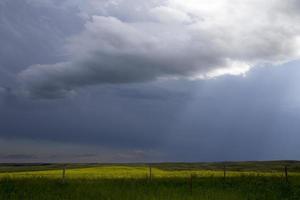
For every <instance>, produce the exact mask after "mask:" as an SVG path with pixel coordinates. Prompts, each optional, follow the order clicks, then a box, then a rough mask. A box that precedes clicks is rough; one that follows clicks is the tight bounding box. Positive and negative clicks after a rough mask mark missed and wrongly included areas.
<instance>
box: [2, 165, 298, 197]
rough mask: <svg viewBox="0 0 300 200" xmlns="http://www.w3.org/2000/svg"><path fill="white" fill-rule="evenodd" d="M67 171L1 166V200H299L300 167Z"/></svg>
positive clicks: (129, 167) (71, 168) (50, 167)
mask: <svg viewBox="0 0 300 200" xmlns="http://www.w3.org/2000/svg"><path fill="white" fill-rule="evenodd" d="M224 166H225V169H226V176H225V178H224ZM285 166H287V169H288V179H286V177H285V171H284V167H285ZM63 168H64V165H62V164H39V165H38V164H36V165H29V164H27V165H24V164H22V165H21V164H20V165H16V164H15V165H11V164H2V165H0V199H1V200H2V199H3V200H9V199H30V200H31V199H39V200H42V199H111V200H119V199H125V200H126V199H128V200H129V199H138V200H139V199H141V200H143V199H147V200H148V199H162V200H165V199H170V200H176V199H204V200H206V199H215V200H217V199H228V200H229V199H230V200H235V199H257V200H258V199H259V200H260V199H271V200H272V199H280V200H282V199H300V162H292V161H290V162H281V161H277V162H242V163H160V164H151V178H150V168H149V166H148V165H145V164H122V165H121V164H118V165H110V164H69V165H66V171H65V179H64V180H63V178H62V174H63V170H62V169H63Z"/></svg>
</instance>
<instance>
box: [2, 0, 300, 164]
mask: <svg viewBox="0 0 300 200" xmlns="http://www.w3.org/2000/svg"><path fill="white" fill-rule="evenodd" d="M299 13H300V2H299V1H297V0H285V1H281V0H272V1H259V0H186V1H181V0H147V1H146V0H139V1H134V0H89V1H86V0H85V1H84V0H76V1H74V0H1V1H0V162H175V161H176V162H179V161H180V162H204V161H205V162H206V161H240V160H299V159H300V151H299V148H298V147H299V145H300V123H299V121H300V95H299V91H300V68H299V65H300V14H299Z"/></svg>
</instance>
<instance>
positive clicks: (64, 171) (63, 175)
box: [62, 165, 66, 183]
mask: <svg viewBox="0 0 300 200" xmlns="http://www.w3.org/2000/svg"><path fill="white" fill-rule="evenodd" d="M65 179H66V165H64V166H63V171H62V181H63V183H64V182H65Z"/></svg>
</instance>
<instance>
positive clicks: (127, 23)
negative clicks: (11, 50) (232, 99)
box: [18, 0, 300, 98]
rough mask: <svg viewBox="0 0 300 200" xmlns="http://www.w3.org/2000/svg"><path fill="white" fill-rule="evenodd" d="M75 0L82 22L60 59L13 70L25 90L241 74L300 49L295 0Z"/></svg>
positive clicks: (63, 90) (55, 92)
mask: <svg viewBox="0 0 300 200" xmlns="http://www.w3.org/2000/svg"><path fill="white" fill-rule="evenodd" d="M128 3H131V4H130V6H128ZM69 4H70V3H69ZM69 4H68V3H67V2H66V3H65V5H69ZM93 5H94V6H95V5H97V6H95V8H99V9H92V7H93ZM78 7H79V8H80V15H81V16H82V18H83V19H85V20H86V22H85V26H84V30H82V31H81V33H79V34H77V35H74V36H71V37H69V38H68V39H67V42H66V44H65V45H64V51H65V54H66V55H67V58H66V59H64V60H62V62H57V63H54V64H43V63H38V64H34V65H32V66H29V67H28V68H27V69H25V70H23V71H22V72H20V73H19V75H18V79H19V81H20V82H21V85H22V90H23V92H25V93H26V94H29V95H33V96H35V97H39V98H40V97H42V98H58V97H64V96H66V95H68V94H73V93H74V91H76V89H77V88H81V87H84V86H89V85H97V84H124V83H139V82H147V81H153V80H158V79H170V78H176V79H177V78H188V79H199V78H200V79H205V78H212V77H217V76H221V75H225V74H230V75H240V74H244V73H246V72H247V71H249V70H250V69H251V68H253V67H255V66H258V65H266V64H272V65H274V64H279V63H284V62H288V61H292V60H296V59H298V58H299V56H300V52H299V48H300V34H299V33H300V23H299V22H300V15H299V14H298V13H299V12H298V11H299V3H298V2H297V1H293V0H289V1H280V0H275V1H272V2H261V1H258V0H247V1H240V0H235V1H228V0H222V1H207V0H201V1H196V0H189V1H185V2H182V1H179V0H168V1H150V2H148V3H145V2H143V1H141V2H139V3H137V2H131V1H122V0H118V1H91V2H89V3H81V4H78ZM124 16H127V17H124Z"/></svg>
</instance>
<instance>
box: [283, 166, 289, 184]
mask: <svg viewBox="0 0 300 200" xmlns="http://www.w3.org/2000/svg"><path fill="white" fill-rule="evenodd" d="M284 175H285V181H286V182H288V168H287V166H284Z"/></svg>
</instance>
